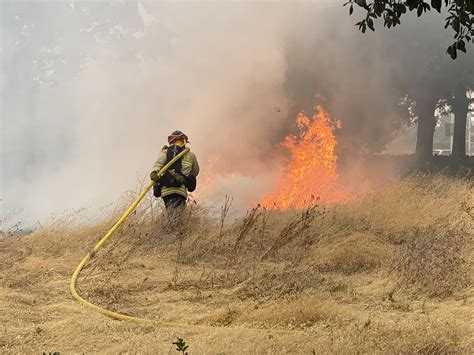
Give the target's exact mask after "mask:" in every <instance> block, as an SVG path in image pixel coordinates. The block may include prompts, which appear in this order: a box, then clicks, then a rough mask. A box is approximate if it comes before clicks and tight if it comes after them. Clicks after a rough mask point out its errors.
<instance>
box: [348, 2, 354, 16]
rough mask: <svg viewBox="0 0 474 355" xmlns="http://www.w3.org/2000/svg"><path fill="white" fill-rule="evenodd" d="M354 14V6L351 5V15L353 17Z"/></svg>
mask: <svg viewBox="0 0 474 355" xmlns="http://www.w3.org/2000/svg"><path fill="white" fill-rule="evenodd" d="M353 13H354V5H352V4H351V7H349V15H352V14H353Z"/></svg>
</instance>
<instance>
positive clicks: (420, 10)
mask: <svg viewBox="0 0 474 355" xmlns="http://www.w3.org/2000/svg"><path fill="white" fill-rule="evenodd" d="M422 13H423V5H420V6H418V9H417V10H416V15H417V16H418V17H420V16H421V14H422Z"/></svg>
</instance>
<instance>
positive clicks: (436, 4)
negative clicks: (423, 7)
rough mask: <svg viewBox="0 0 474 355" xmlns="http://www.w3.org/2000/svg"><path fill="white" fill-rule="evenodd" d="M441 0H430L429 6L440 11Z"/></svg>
mask: <svg viewBox="0 0 474 355" xmlns="http://www.w3.org/2000/svg"><path fill="white" fill-rule="evenodd" d="M441 2H442V1H441V0H431V6H432V7H433V9H436V11H438V12H441Z"/></svg>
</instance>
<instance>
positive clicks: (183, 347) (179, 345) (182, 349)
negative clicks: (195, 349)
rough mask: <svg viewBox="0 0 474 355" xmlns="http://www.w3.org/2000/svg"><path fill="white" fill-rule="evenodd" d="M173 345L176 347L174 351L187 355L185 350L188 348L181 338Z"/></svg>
mask: <svg viewBox="0 0 474 355" xmlns="http://www.w3.org/2000/svg"><path fill="white" fill-rule="evenodd" d="M173 344H174V345H176V351H178V352H181V354H182V355H187V354H188V353H187V352H186V349H187V348H189V346H188V345H186V342H185V341H184V339H183V338H178V340H176V341H175V342H174V343H173Z"/></svg>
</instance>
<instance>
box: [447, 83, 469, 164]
mask: <svg viewBox="0 0 474 355" xmlns="http://www.w3.org/2000/svg"><path fill="white" fill-rule="evenodd" d="M452 108H453V112H454V132H453V151H452V154H451V156H452V157H453V159H462V158H464V157H465V156H466V123H467V113H468V111H469V100H468V98H467V96H466V89H465V88H464V87H463V86H461V85H459V86H458V87H456V90H455V91H454V99H453V101H452Z"/></svg>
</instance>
